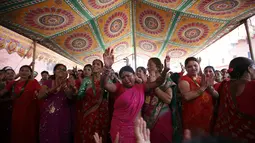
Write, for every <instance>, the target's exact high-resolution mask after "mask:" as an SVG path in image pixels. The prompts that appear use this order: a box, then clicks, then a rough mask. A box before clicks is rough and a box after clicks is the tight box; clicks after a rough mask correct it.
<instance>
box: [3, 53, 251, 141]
mask: <svg viewBox="0 0 255 143" xmlns="http://www.w3.org/2000/svg"><path fill="white" fill-rule="evenodd" d="M103 59H104V61H101V60H99V59H96V60H94V61H93V62H92V64H87V65H85V66H84V69H83V70H77V69H76V68H74V69H73V70H68V69H67V67H66V66H65V65H64V64H57V65H56V66H55V67H54V69H53V73H54V74H53V75H51V76H49V73H48V72H47V71H44V72H42V73H41V76H42V80H41V81H40V82H38V81H37V80H35V79H33V75H32V73H33V71H32V68H31V66H27V65H24V66H22V67H21V68H20V70H19V73H18V74H17V75H18V78H17V77H16V75H15V72H14V70H13V69H11V68H10V67H5V68H3V69H2V70H1V71H0V90H1V91H0V113H1V117H0V142H1V143H10V142H11V143H39V142H40V143H94V142H98V140H97V139H96V140H95V136H94V135H95V133H96V135H97V136H96V137H98V136H99V137H101V142H104V143H110V142H115V141H116V140H117V142H119V143H135V142H137V141H138V140H137V136H136V135H135V134H136V133H135V125H136V124H137V122H139V120H140V119H141V118H143V119H144V120H145V122H146V124H147V127H148V129H149V131H150V141H149V142H151V143H172V142H173V143H181V142H183V140H184V137H183V136H184V132H185V131H187V130H188V131H189V132H190V133H191V134H192V136H193V137H194V136H200V137H208V136H217V137H219V136H220V137H224V138H229V139H231V140H233V141H235V142H247V143H252V142H255V110H254V108H255V104H253V100H255V94H254V93H255V88H254V87H255V81H254V79H255V64H254V62H253V61H252V60H250V59H248V58H243V57H238V58H235V59H233V60H232V61H231V62H230V64H229V69H223V70H222V71H215V70H214V68H213V67H212V66H207V67H206V68H205V69H204V70H203V71H202V70H201V68H200V62H201V59H197V58H194V57H189V58H187V59H186V60H185V62H184V66H182V65H181V66H182V71H181V72H180V73H172V72H171V71H170V72H169V70H170V57H168V56H167V57H166V58H165V60H164V62H163V63H162V62H161V61H160V59H158V58H156V57H154V58H150V59H149V60H148V64H147V69H146V68H144V67H138V68H137V69H136V71H134V70H133V69H132V68H131V67H130V66H124V67H122V68H121V69H120V71H119V73H116V72H114V70H113V69H112V65H113V63H114V55H113V50H111V49H107V50H106V51H105V53H104V55H103ZM185 70H186V72H187V73H186V74H185V75H184V72H185ZM147 71H148V74H147ZM15 77H16V78H17V79H16V78H15ZM138 142H140V141H138Z"/></svg>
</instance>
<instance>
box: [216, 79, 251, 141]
mask: <svg viewBox="0 0 255 143" xmlns="http://www.w3.org/2000/svg"><path fill="white" fill-rule="evenodd" d="M254 87H255V81H251V82H248V83H246V85H245V88H244V91H243V93H242V94H241V95H239V96H237V97H236V96H234V95H231V92H230V81H224V82H223V83H222V85H221V86H220V88H219V94H220V103H219V107H218V114H217V120H216V125H215V127H214V134H215V135H219V136H225V137H231V138H232V139H234V140H236V141H238V142H242V143H243V142H244V143H254V142H255V110H254V108H255V104H254V100H255V96H254V95H255V94H254V92H255V91H254ZM234 100H236V102H234Z"/></svg>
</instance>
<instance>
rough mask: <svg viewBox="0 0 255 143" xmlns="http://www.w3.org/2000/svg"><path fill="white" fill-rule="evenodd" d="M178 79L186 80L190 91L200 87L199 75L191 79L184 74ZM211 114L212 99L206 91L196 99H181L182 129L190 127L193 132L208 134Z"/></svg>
mask: <svg viewBox="0 0 255 143" xmlns="http://www.w3.org/2000/svg"><path fill="white" fill-rule="evenodd" d="M180 80H185V81H187V82H188V83H189V85H190V90H191V91H194V90H198V89H199V87H200V82H201V78H200V77H197V78H196V79H192V78H191V77H189V76H187V75H186V76H183V77H181V79H180ZM212 116H213V99H212V96H211V95H210V94H209V93H208V92H207V91H204V92H203V94H202V95H200V96H198V97H197V98H196V99H193V100H190V101H185V100H184V99H183V100H182V121H183V129H190V130H191V132H193V133H195V134H200V133H205V134H209V132H210V127H211V119H212Z"/></svg>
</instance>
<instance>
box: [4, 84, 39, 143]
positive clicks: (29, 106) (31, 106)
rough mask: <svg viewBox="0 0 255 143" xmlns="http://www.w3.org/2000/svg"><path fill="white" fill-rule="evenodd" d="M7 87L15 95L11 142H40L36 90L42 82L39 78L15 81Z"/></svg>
mask: <svg viewBox="0 0 255 143" xmlns="http://www.w3.org/2000/svg"><path fill="white" fill-rule="evenodd" d="M26 82H27V85H26ZM25 85H26V86H25ZM6 89H7V90H8V91H11V92H12V93H11V94H12V96H15V99H14V100H13V112H12V125H11V126H12V128H11V142H12V143H21V142H22V143H37V142H39V105H38V100H37V97H36V91H38V90H40V84H39V83H38V81H37V80H28V81H15V82H12V83H10V84H8V85H7V86H6ZM12 89H13V91H12ZM22 91H23V93H22ZM21 93H22V94H21Z"/></svg>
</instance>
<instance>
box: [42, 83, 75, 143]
mask: <svg viewBox="0 0 255 143" xmlns="http://www.w3.org/2000/svg"><path fill="white" fill-rule="evenodd" d="M52 82H53V81H52V80H49V81H45V82H44V83H43V85H46V86H48V88H52ZM73 108H74V103H73V101H71V100H70V99H68V98H67V97H66V95H65V93H64V91H63V89H61V90H60V91H58V92H56V93H51V94H49V95H48V96H47V97H46V98H45V99H42V101H41V108H40V143H71V142H72V138H73V130H72V127H73V122H72V121H73V120H72V119H73V117H72V116H73V113H72V112H73Z"/></svg>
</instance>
